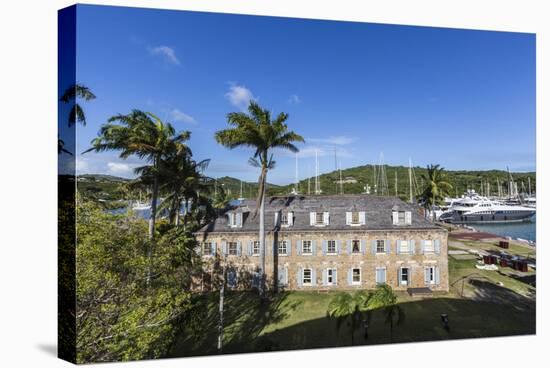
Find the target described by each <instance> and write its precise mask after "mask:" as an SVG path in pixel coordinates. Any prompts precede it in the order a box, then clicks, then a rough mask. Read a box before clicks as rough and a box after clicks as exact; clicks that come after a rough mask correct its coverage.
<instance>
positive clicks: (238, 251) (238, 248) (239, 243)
mask: <svg viewBox="0 0 550 368" xmlns="http://www.w3.org/2000/svg"><path fill="white" fill-rule="evenodd" d="M237 255H238V256H240V255H241V242H240V241H239V242H237Z"/></svg>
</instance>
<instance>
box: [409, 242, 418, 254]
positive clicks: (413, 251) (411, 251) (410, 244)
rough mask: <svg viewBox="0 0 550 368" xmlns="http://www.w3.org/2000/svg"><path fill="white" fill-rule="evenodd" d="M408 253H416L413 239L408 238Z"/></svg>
mask: <svg viewBox="0 0 550 368" xmlns="http://www.w3.org/2000/svg"><path fill="white" fill-rule="evenodd" d="M409 253H410V254H414V253H416V244H415V241H414V240H409Z"/></svg>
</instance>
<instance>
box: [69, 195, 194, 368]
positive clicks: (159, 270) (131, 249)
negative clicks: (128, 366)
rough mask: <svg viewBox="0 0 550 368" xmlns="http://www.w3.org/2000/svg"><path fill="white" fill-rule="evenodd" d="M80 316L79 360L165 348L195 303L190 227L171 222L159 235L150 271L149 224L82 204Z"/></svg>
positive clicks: (158, 353)
mask: <svg viewBox="0 0 550 368" xmlns="http://www.w3.org/2000/svg"><path fill="white" fill-rule="evenodd" d="M78 207H79V208H78V211H77V214H78V222H77V239H78V241H77V252H76V255H77V257H76V269H77V284H76V304H77V309H76V319H77V328H76V331H77V338H76V344H77V352H78V353H77V361H78V363H88V362H106V361H116V360H135V359H147V358H158V357H162V356H165V355H166V354H167V352H168V349H169V348H170V345H171V343H172V342H173V340H174V338H175V336H176V335H177V334H178V333H179V331H180V330H181V328H182V326H181V325H180V321H181V320H182V319H183V318H185V316H186V313H187V312H188V311H189V310H190V309H191V308H192V306H193V296H192V293H191V285H192V280H193V277H194V276H195V275H196V274H197V273H199V272H200V267H201V264H200V258H199V257H198V255H197V253H196V252H195V247H196V242H195V240H194V238H193V236H192V234H190V233H188V232H185V231H183V229H181V228H175V229H172V230H168V231H167V232H166V233H165V234H162V236H160V238H159V239H158V241H157V246H156V247H155V252H154V254H153V257H154V259H155V262H154V267H153V269H152V271H153V274H154V276H155V277H154V278H153V281H152V284H151V287H149V288H147V287H145V286H146V279H147V275H148V273H149V260H148V249H149V246H148V242H150V240H148V238H147V226H146V224H145V223H144V222H143V221H141V220H138V219H135V218H132V217H129V216H115V215H109V214H107V213H105V212H104V211H102V210H101V208H100V207H97V206H96V205H95V204H92V203H88V202H86V203H80V204H79V205H78Z"/></svg>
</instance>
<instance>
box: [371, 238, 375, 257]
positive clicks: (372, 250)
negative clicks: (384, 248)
mask: <svg viewBox="0 0 550 368" xmlns="http://www.w3.org/2000/svg"><path fill="white" fill-rule="evenodd" d="M371 252H372V254H376V240H373V241H372V244H371Z"/></svg>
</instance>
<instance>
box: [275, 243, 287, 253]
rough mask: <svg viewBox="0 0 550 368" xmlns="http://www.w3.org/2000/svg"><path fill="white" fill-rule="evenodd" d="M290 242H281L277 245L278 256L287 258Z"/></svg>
mask: <svg viewBox="0 0 550 368" xmlns="http://www.w3.org/2000/svg"><path fill="white" fill-rule="evenodd" d="M287 247H288V242H287V241H286V240H280V241H279V244H277V254H278V255H280V256H286V255H287V250H288V248H287Z"/></svg>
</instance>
